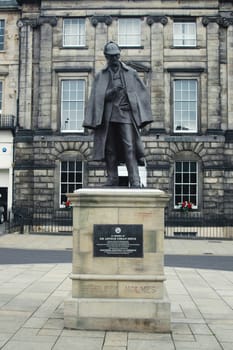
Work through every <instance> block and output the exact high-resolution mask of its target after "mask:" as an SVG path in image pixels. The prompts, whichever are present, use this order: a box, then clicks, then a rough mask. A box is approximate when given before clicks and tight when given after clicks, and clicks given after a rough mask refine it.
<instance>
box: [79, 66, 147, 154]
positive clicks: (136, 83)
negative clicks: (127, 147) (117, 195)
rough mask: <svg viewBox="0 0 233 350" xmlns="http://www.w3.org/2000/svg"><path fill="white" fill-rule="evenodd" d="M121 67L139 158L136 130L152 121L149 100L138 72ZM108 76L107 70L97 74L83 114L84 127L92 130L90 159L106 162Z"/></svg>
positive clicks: (109, 111)
mask: <svg viewBox="0 0 233 350" xmlns="http://www.w3.org/2000/svg"><path fill="white" fill-rule="evenodd" d="M121 66H122V72H123V77H124V81H125V88H126V92H127V96H128V99H129V103H130V106H131V110H132V116H133V124H134V126H135V137H136V153H137V159H140V158H142V157H143V156H144V149H143V145H142V142H141V139H140V136H139V131H138V129H139V128H143V127H144V126H146V125H147V124H149V123H151V122H153V118H152V112H151V105H150V98H149V94H148V91H147V88H146V86H145V85H144V83H143V82H142V80H141V79H140V78H139V76H138V74H137V72H136V71H135V70H134V69H132V68H131V67H129V66H127V65H125V64H124V63H122V62H121ZM109 77H110V72H109V70H108V67H106V68H104V69H102V70H101V71H100V72H99V73H97V75H96V77H95V79H94V82H93V85H92V91H91V95H90V98H89V101H88V103H87V108H86V111H85V118H84V122H83V126H84V127H85V128H88V129H94V149H93V160H104V159H105V143H106V138H107V132H108V125H109V120H110V118H111V112H112V103H111V101H110V102H107V101H105V94H106V90H107V87H108V84H109Z"/></svg>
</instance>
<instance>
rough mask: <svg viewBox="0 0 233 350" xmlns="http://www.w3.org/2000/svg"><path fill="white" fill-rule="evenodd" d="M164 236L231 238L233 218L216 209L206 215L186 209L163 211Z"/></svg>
mask: <svg viewBox="0 0 233 350" xmlns="http://www.w3.org/2000/svg"><path fill="white" fill-rule="evenodd" d="M165 237H166V238H192V239H193V238H197V239H201V238H208V239H233V219H232V218H229V217H226V216H225V215H223V214H222V213H219V212H218V211H216V210H213V211H212V212H211V211H209V212H208V215H207V214H206V215H203V213H201V212H195V211H190V212H189V211H186V212H173V213H168V211H167V210H166V211H165Z"/></svg>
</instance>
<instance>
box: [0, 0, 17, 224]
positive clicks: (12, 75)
mask: <svg viewBox="0 0 233 350" xmlns="http://www.w3.org/2000/svg"><path fill="white" fill-rule="evenodd" d="M18 19H19V8H18V4H17V2H16V0H10V1H9V0H3V1H1V2H0V207H4V219H3V218H1V221H3V220H6V219H7V217H8V212H9V210H10V209H11V208H12V203H13V161H14V155H13V153H14V131H15V127H16V116H17V101H18V72H19V33H18V27H17V25H16V23H17V21H18Z"/></svg>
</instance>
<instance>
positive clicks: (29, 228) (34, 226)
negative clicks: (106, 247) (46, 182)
mask: <svg viewBox="0 0 233 350" xmlns="http://www.w3.org/2000/svg"><path fill="white" fill-rule="evenodd" d="M164 230H165V232H164V235H165V237H166V238H191V239H201V238H208V239H233V218H229V217H226V216H224V215H222V214H220V213H218V212H216V211H213V212H212V213H211V212H209V214H208V216H207V215H203V214H202V213H200V212H195V211H191V212H169V211H168V209H166V210H165V227H164ZM8 231H9V232H19V233H26V232H27V233H47V234H50V233H51V234H72V231H73V209H72V208H64V209H58V210H53V209H43V208H36V209H35V208H34V209H33V208H17V209H15V210H14V216H13V217H12V218H10V220H9V222H8Z"/></svg>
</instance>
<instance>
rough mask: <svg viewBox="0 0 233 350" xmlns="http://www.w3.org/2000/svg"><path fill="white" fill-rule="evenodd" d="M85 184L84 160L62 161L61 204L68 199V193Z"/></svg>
mask: <svg viewBox="0 0 233 350" xmlns="http://www.w3.org/2000/svg"><path fill="white" fill-rule="evenodd" d="M82 186H83V162H82V161H71V160H67V161H62V162H61V168H60V205H64V204H65V203H66V201H67V196H66V194H67V193H73V192H74V191H75V190H77V189H79V188H82Z"/></svg>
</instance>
